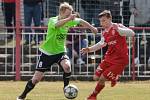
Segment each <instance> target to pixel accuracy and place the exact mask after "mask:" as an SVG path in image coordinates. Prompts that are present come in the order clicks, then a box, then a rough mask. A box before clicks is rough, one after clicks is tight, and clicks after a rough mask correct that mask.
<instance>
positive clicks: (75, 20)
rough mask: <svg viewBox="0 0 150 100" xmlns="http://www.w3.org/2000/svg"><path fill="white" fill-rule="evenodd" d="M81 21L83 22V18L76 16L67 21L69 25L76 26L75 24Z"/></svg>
mask: <svg viewBox="0 0 150 100" xmlns="http://www.w3.org/2000/svg"><path fill="white" fill-rule="evenodd" d="M80 22H81V19H80V18H75V19H74V20H72V21H69V22H68V23H67V25H68V26H69V27H75V26H77V25H79V24H80Z"/></svg>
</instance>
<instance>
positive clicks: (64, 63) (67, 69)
mask: <svg viewBox="0 0 150 100" xmlns="http://www.w3.org/2000/svg"><path fill="white" fill-rule="evenodd" d="M59 65H60V66H61V67H62V68H63V70H64V73H63V81H64V87H65V86H67V85H68V84H69V80H70V77H71V63H70V60H69V57H68V56H67V55H63V57H62V58H61V61H60V63H59Z"/></svg>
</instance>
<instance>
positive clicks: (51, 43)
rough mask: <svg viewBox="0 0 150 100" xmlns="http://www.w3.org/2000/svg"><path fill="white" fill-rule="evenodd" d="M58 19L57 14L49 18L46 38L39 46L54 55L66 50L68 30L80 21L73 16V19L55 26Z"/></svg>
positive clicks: (43, 50)
mask: <svg viewBox="0 0 150 100" xmlns="http://www.w3.org/2000/svg"><path fill="white" fill-rule="evenodd" d="M58 21H59V20H58V16H56V17H52V18H50V19H49V22H48V30H47V36H46V40H45V41H44V42H43V43H42V44H41V46H40V48H39V49H40V51H42V52H43V53H46V54H49V55H55V54H59V53H63V52H66V37H67V34H68V30H69V28H71V27H74V26H77V25H78V24H79V23H80V19H79V18H75V20H71V21H68V22H67V23H65V24H64V25H63V26H61V27H55V25H56V23H57V22H58Z"/></svg>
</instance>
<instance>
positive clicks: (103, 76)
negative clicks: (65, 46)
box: [81, 10, 135, 100]
mask: <svg viewBox="0 0 150 100" xmlns="http://www.w3.org/2000/svg"><path fill="white" fill-rule="evenodd" d="M98 17H99V20H100V24H101V26H102V27H103V28H104V31H103V32H102V38H101V41H100V42H98V43H97V44H95V45H93V46H91V47H87V48H83V49H82V50H81V53H83V54H85V53H88V52H94V51H96V50H98V49H101V48H103V47H105V46H106V45H107V46H108V49H107V52H106V53H105V56H104V59H103V60H102V61H101V63H100V64H99V66H98V67H97V69H96V71H95V75H94V76H93V79H94V80H98V82H97V85H96V87H95V89H94V91H93V92H92V93H91V94H90V95H89V97H88V98H87V100H96V96H97V95H98V94H99V93H100V91H101V90H102V89H103V88H104V87H105V81H106V80H109V81H111V87H113V86H115V84H116V82H117V80H118V75H120V74H121V73H122V72H123V70H124V69H125V66H126V65H127V64H128V47H127V43H126V36H134V34H135V33H134V32H133V31H132V30H131V29H129V28H127V27H125V26H123V25H122V24H117V23H113V22H112V16H111V12H110V11H109V10H104V11H103V12H101V13H100V14H99V16H98Z"/></svg>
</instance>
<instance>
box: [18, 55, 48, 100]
mask: <svg viewBox="0 0 150 100" xmlns="http://www.w3.org/2000/svg"><path fill="white" fill-rule="evenodd" d="M45 59H47V56H46V55H45V54H43V53H42V54H41V56H40V59H39V61H38V63H37V66H36V71H35V73H34V75H33V77H32V79H31V80H29V81H28V82H27V84H26V86H25V89H24V91H23V92H22V94H21V95H20V96H19V97H18V98H17V100H23V99H25V97H26V96H27V94H28V93H29V92H30V91H31V90H32V89H33V88H34V87H35V85H36V84H37V83H38V82H39V81H40V80H41V79H42V77H43V75H44V72H45V71H46V70H47V66H48V64H47V62H48V61H46V60H45Z"/></svg>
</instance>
